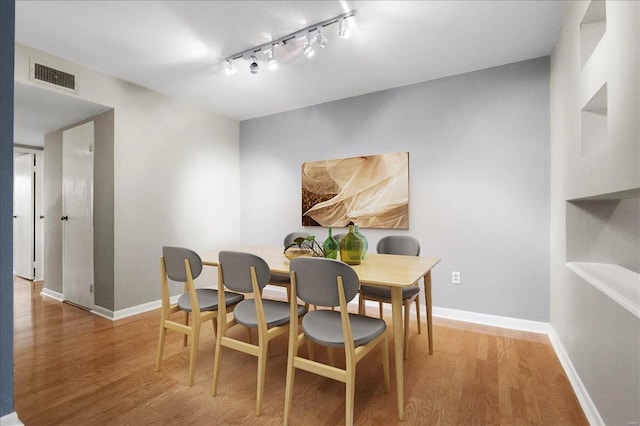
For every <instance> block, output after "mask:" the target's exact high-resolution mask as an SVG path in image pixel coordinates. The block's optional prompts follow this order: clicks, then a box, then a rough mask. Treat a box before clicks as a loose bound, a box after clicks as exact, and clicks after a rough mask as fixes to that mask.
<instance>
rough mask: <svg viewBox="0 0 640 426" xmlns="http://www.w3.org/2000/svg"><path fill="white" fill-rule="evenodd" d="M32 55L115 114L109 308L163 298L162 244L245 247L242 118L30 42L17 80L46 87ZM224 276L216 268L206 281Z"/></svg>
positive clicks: (19, 53)
mask: <svg viewBox="0 0 640 426" xmlns="http://www.w3.org/2000/svg"><path fill="white" fill-rule="evenodd" d="M30 58H37V59H38V60H39V61H42V62H43V63H44V64H45V65H48V66H53V67H59V68H60V69H63V70H65V71H67V72H71V73H73V74H75V75H76V79H77V80H76V81H77V87H78V92H77V94H75V95H73V96H77V97H79V98H82V99H84V100H88V101H91V102H95V103H98V104H102V105H106V106H110V107H112V108H113V109H114V114H115V120H114V127H115V128H114V160H113V163H114V173H113V176H114V195H113V198H114V199H113V208H114V215H113V216H114V252H115V257H114V277H115V279H114V281H115V282H114V306H113V307H109V306H107V307H106V308H107V309H109V310H114V311H116V310H121V309H124V308H128V307H132V306H136V305H139V304H142V303H146V302H150V301H153V300H158V299H159V298H160V285H159V257H160V254H161V247H162V245H167V244H176V245H183V246H188V247H191V248H193V249H195V250H207V249H218V248H221V247H225V246H228V245H230V244H232V243H236V242H237V241H238V238H239V235H240V216H239V210H240V196H239V191H240V186H239V173H238V162H239V160H238V155H239V154H238V127H239V124H238V122H236V121H235V120H231V119H227V118H224V117H221V116H218V115H216V114H213V113H210V112H207V111H204V110H202V109H200V108H196V107H193V106H189V105H186V104H184V103H181V102H178V101H176V100H174V99H172V98H169V97H167V96H164V95H161V94H159V93H156V92H153V91H151V90H148V89H145V88H143V87H140V86H137V85H134V84H131V83H128V82H125V81H122V80H118V79H116V78H112V77H109V76H106V75H103V74H100V73H98V72H94V71H92V70H89V69H87V68H84V67H82V66H80V65H77V64H73V63H69V62H67V61H64V60H62V59H59V58H55V57H53V56H51V55H48V54H46V53H44V52H40V51H37V50H34V49H31V48H29V47H26V46H22V45H16V67H15V79H16V81H19V82H22V83H25V84H37V83H33V82H31V81H29V78H28V76H29V59H30ZM50 90H57V89H50ZM45 155H46V151H45ZM211 269H213V268H211ZM214 279H215V271H214V270H212V271H207V274H206V276H203V279H202V280H201V281H202V283H203V284H204V282H205V281H206V280H209V281H208V283H209V284H213V281H214ZM46 285H47V284H46V282H45V286H46Z"/></svg>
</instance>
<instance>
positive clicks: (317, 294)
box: [289, 256, 360, 306]
mask: <svg viewBox="0 0 640 426" xmlns="http://www.w3.org/2000/svg"><path fill="white" fill-rule="evenodd" d="M289 269H290V271H291V272H293V271H295V273H296V292H297V296H298V297H299V298H300V300H302V301H303V302H305V303H310V304H313V305H321V306H340V297H339V296H338V276H340V277H342V284H343V287H344V295H345V299H346V301H347V303H348V302H349V301H351V300H352V299H353V298H354V297H356V294H357V293H358V287H359V285H360V281H359V279H358V275H357V274H356V271H354V270H353V268H352V267H351V266H349V265H347V264H346V263H342V262H340V261H338V260H334V259H327V258H323V257H308V256H300V257H296V258H294V259H293V260H292V261H291V264H290V266H289Z"/></svg>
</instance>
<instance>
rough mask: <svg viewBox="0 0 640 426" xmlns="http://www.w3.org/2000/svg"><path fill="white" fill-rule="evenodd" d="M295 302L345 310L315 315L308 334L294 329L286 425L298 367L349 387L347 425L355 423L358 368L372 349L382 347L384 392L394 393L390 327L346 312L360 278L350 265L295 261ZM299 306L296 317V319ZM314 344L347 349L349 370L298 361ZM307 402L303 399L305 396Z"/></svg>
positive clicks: (308, 319)
mask: <svg viewBox="0 0 640 426" xmlns="http://www.w3.org/2000/svg"><path fill="white" fill-rule="evenodd" d="M290 269H291V299H292V300H293V301H295V300H297V298H300V300H302V301H303V302H305V303H307V304H315V305H320V306H328V307H336V306H339V307H340V311H339V312H338V311H331V310H327V309H322V310H315V311H311V312H309V313H307V314H306V315H305V316H304V317H303V318H302V330H303V332H302V333H300V334H298V324H297V322H295V321H293V322H292V323H291V326H290V328H289V330H290V331H289V356H288V362H287V382H286V390H285V408H284V424H285V425H286V424H288V422H289V413H290V411H291V405H292V402H293V379H294V375H295V369H296V368H299V369H301V370H305V371H308V372H311V373H315V374H319V375H321V376H324V377H328V378H331V379H334V380H338V381H341V382H344V383H345V385H346V396H345V398H346V424H347V425H351V424H353V411H354V407H353V406H354V394H355V370H356V364H357V363H358V361H360V360H361V359H362V358H363V357H364V356H365V355H366V354H367V353H368V352H369V351H371V349H373V348H374V347H375V346H376V345H378V344H380V348H381V353H382V369H383V373H384V389H385V391H388V390H389V353H388V346H387V345H388V344H387V334H386V330H387V324H386V323H385V322H384V320H381V319H378V318H370V317H366V316H363V315H358V314H350V313H348V312H347V303H348V302H349V301H351V300H352V299H353V298H354V297H355V296H356V294H357V293H358V287H359V284H360V282H359V280H358V275H357V274H356V273H355V271H354V270H353V268H351V267H350V266H349V265H347V264H345V263H342V262H340V261H337V260H333V259H326V258H317V257H297V258H295V259H293V260H292V261H291V266H290ZM296 306H297V305H296V304H295V302H293V303H292V304H291V315H294V314H295V310H296V309H297V308H296ZM308 340H311V341H313V342H314V343H317V344H319V345H323V346H326V347H328V348H344V351H345V369H344V370H343V369H339V368H336V367H334V366H329V365H326V364H323V363H320V362H317V361H314V360H311V359H307V358H302V357H300V356H298V349H299V348H300V345H302V344H303V343H304V342H305V341H308ZM301 398H302V396H301Z"/></svg>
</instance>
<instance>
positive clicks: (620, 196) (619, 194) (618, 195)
mask: <svg viewBox="0 0 640 426" xmlns="http://www.w3.org/2000/svg"><path fill="white" fill-rule="evenodd" d="M631 198H640V188H633V189H627V190H625V191H616V192H608V193H605V194H597V195H590V196H588V197H580V198H574V199H571V200H567V201H570V202H580V201H611V200H629V199H631Z"/></svg>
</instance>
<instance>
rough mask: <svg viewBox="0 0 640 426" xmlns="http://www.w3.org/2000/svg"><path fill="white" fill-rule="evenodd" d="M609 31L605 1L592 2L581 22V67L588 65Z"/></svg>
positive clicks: (595, 0) (594, 0)
mask: <svg viewBox="0 0 640 426" xmlns="http://www.w3.org/2000/svg"><path fill="white" fill-rule="evenodd" d="M606 31H607V12H606V4H605V1H604V0H592V1H591V2H590V3H589V7H587V11H586V12H585V14H584V17H583V18H582V21H581V22H580V53H581V55H580V58H581V65H582V67H584V64H586V63H587V61H588V60H589V58H590V57H591V54H592V53H593V51H594V50H595V49H596V47H597V46H598V43H600V40H602V37H603V36H604V33H605V32H606Z"/></svg>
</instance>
